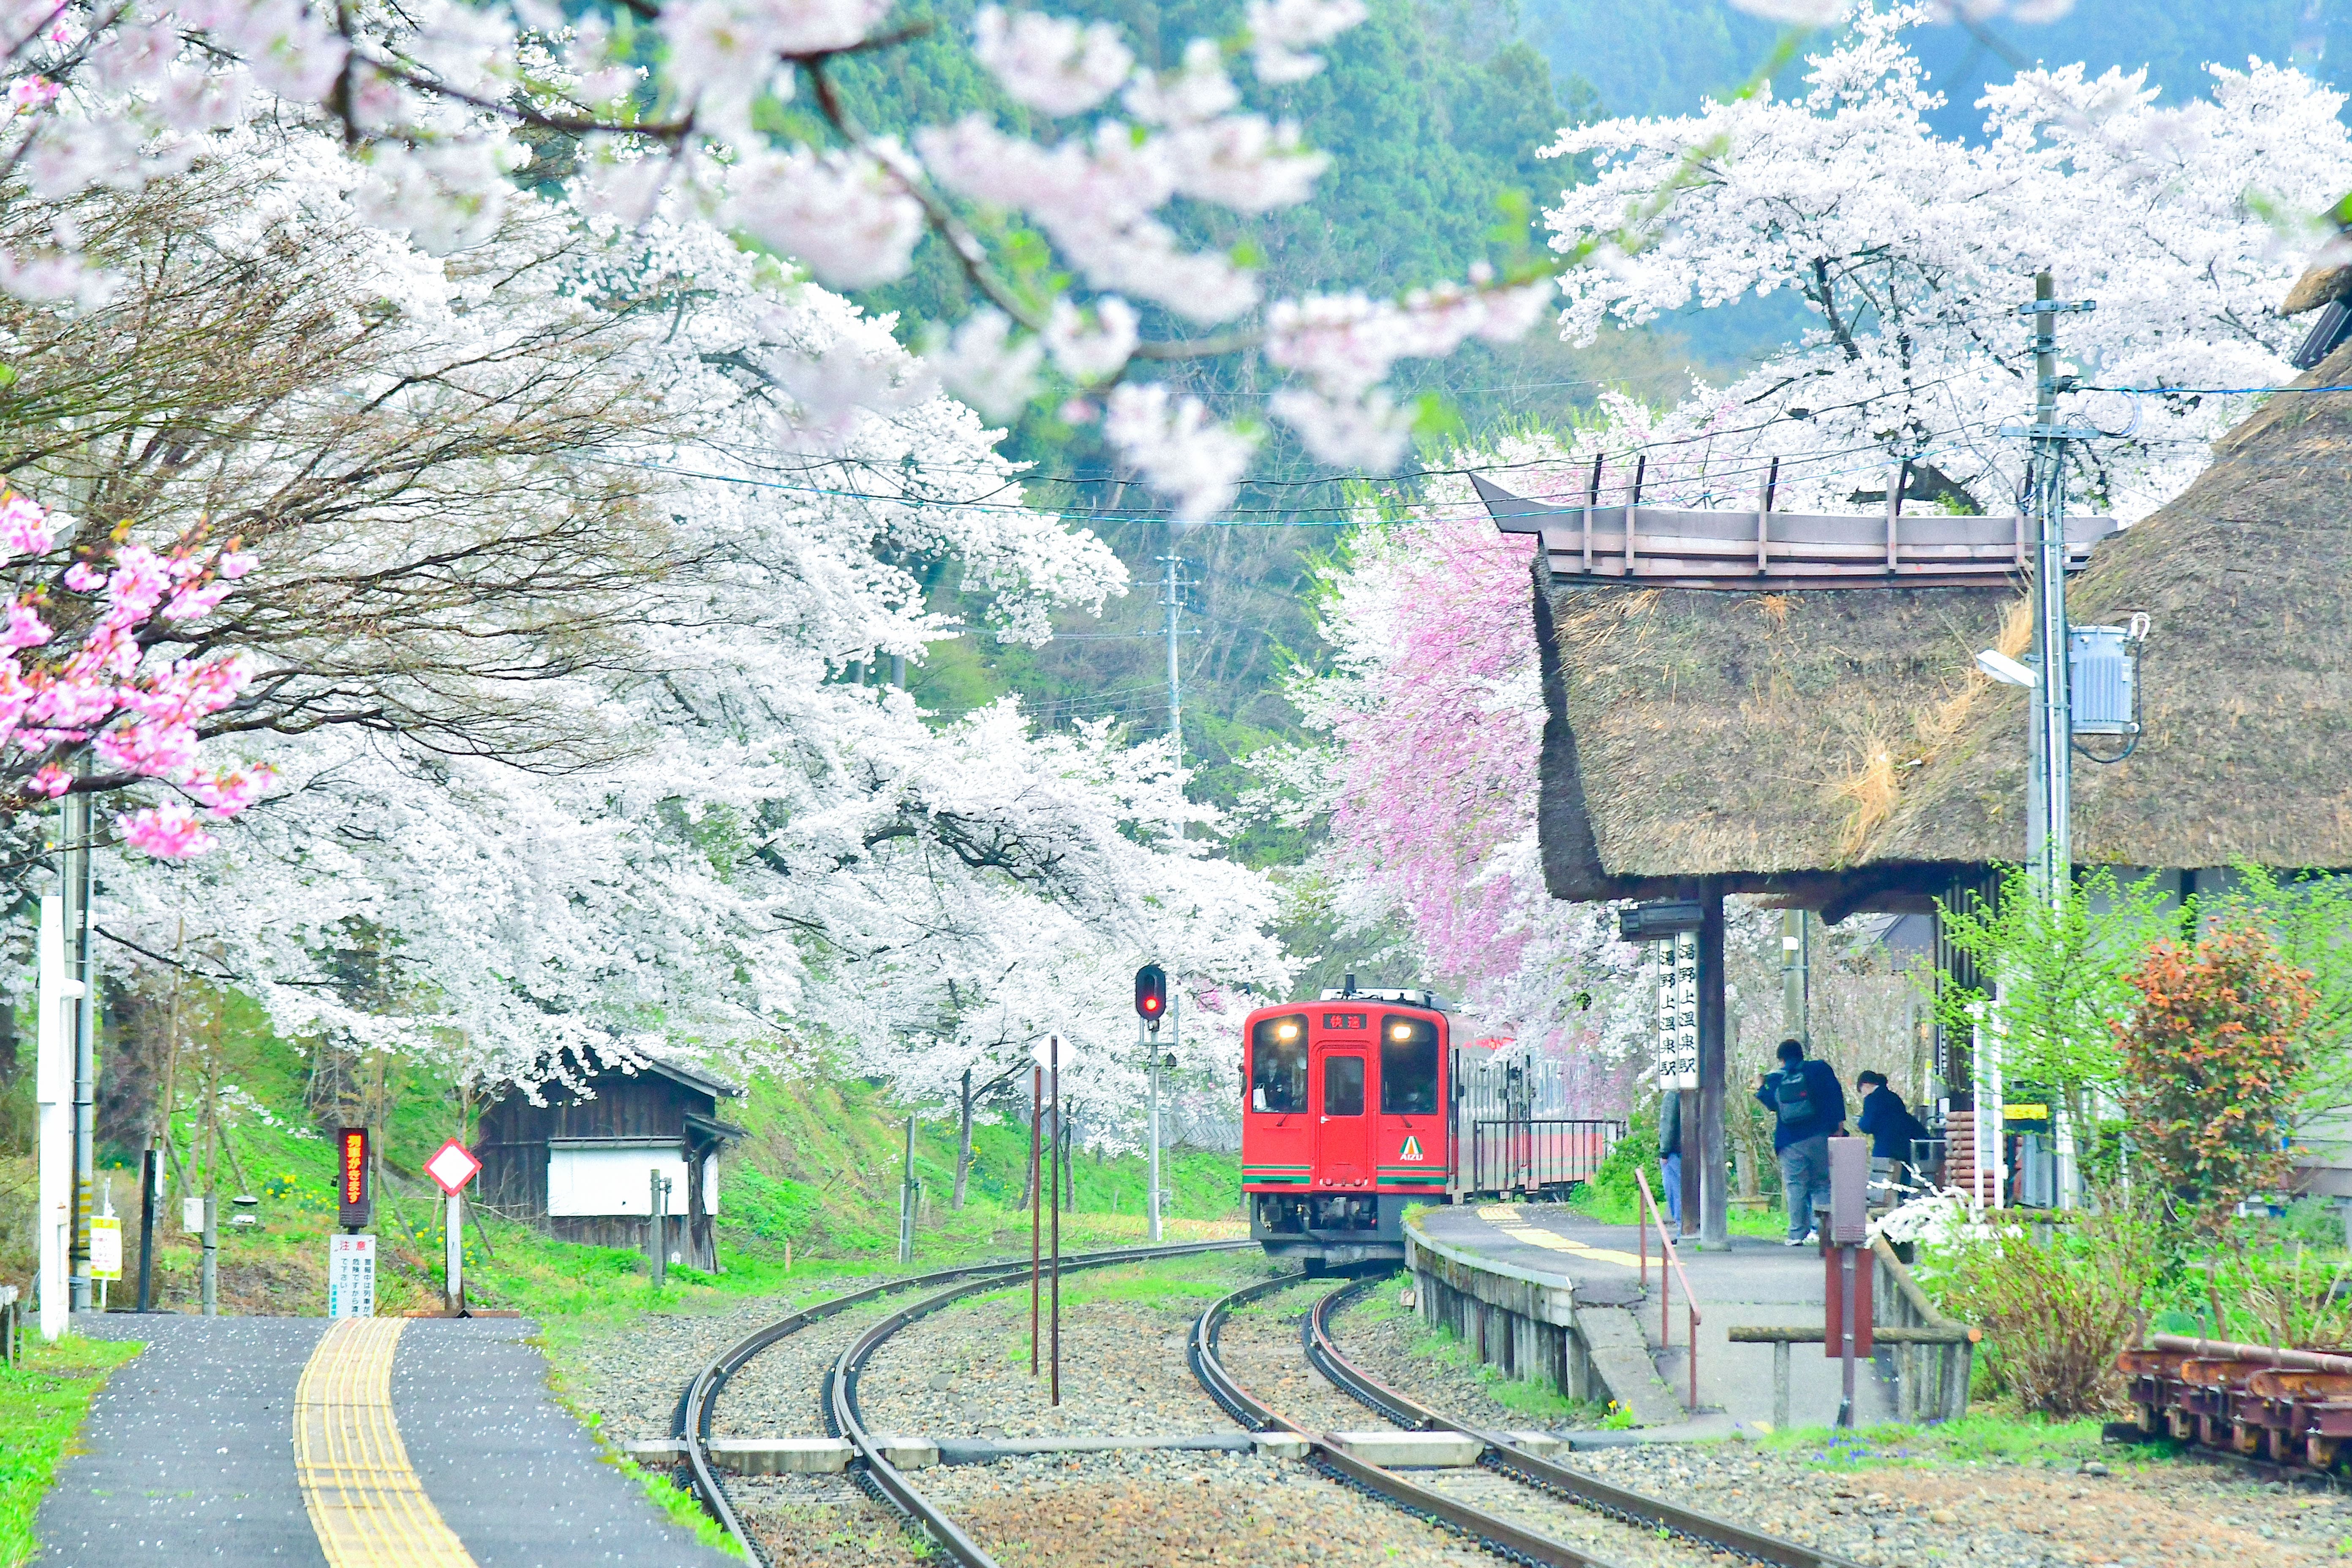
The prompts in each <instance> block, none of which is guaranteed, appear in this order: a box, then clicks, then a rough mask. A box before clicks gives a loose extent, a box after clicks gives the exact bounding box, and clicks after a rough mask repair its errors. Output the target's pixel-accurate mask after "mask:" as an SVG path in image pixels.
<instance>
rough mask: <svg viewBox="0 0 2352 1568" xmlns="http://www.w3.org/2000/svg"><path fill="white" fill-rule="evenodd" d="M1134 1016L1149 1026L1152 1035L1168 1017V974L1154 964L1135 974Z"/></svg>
mask: <svg viewBox="0 0 2352 1568" xmlns="http://www.w3.org/2000/svg"><path fill="white" fill-rule="evenodd" d="M1135 1016H1137V1017H1139V1018H1140V1019H1142V1020H1143V1021H1144V1022H1145V1023H1147V1024H1149V1025H1150V1026H1151V1032H1152V1033H1153V1034H1158V1033H1159V1032H1160V1019H1162V1018H1164V1017H1166V1016H1168V972H1167V971H1166V970H1164V969H1162V968H1160V966H1159V965H1158V964H1156V963H1147V964H1145V965H1144V966H1143V967H1142V968H1140V969H1139V970H1137V971H1136V972H1135Z"/></svg>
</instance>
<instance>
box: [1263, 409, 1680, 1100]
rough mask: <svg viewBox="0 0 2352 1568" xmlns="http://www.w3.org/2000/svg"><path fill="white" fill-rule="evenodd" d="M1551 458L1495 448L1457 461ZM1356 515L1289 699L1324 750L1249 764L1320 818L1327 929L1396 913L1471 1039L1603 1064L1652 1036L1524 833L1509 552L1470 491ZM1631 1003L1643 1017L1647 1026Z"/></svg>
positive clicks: (1528, 670) (1527, 742) (1626, 977)
mask: <svg viewBox="0 0 2352 1568" xmlns="http://www.w3.org/2000/svg"><path fill="white" fill-rule="evenodd" d="M1557 450H1558V447H1557V445H1556V444H1555V443H1552V442H1550V441H1549V440H1544V441H1539V442H1535V443H1529V442H1527V441H1510V442H1506V443H1504V444H1502V445H1501V446H1499V447H1496V448H1495V449H1493V450H1492V451H1482V452H1480V453H1478V454H1476V455H1475V458H1473V459H1471V460H1472V462H1473V463H1475V464H1484V463H1486V462H1489V461H1491V462H1496V463H1502V464H1507V465H1508V464H1514V463H1523V462H1525V461H1527V460H1528V459H1530V458H1538V457H1540V458H1549V457H1551V456H1552V455H1553V454H1555V453H1556V452H1557ZM1430 492H1431V493H1430V495H1429V497H1428V499H1427V500H1425V501H1424V502H1423V503H1422V504H1420V505H1418V506H1416V507H1414V508H1413V509H1412V510H1411V511H1410V512H1409V513H1407V514H1406V515H1404V516H1402V517H1401V518H1398V519H1394V520H1387V521H1367V522H1364V523H1362V524H1360V526H1359V527H1358V528H1357V530H1356V531H1355V532H1354V533H1353V534H1352V535H1351V536H1350V538H1349V545H1348V549H1347V552H1346V553H1345V556H1344V558H1343V563H1342V564H1341V565H1340V567H1339V569H1337V570H1336V571H1335V572H1334V573H1333V574H1331V576H1330V577H1329V579H1328V583H1327V584H1326V585H1327V587H1328V599H1327V601H1326V605H1325V607H1324V610H1323V613H1322V615H1321V617H1320V621H1319V626H1320V630H1321V632H1322V635H1323V637H1324V639H1325V641H1326V642H1327V643H1328V645H1329V647H1330V648H1331V662H1330V668H1328V671H1324V672H1320V673H1317V674H1313V675H1309V676H1307V677H1305V678H1303V679H1299V680H1297V681H1296V682H1294V684H1293V686H1292V688H1291V697H1292V700H1293V701H1294V702H1296V703H1297V706H1298V708H1299V710H1300V712H1301V714H1302V716H1303V717H1304V719H1305V721H1306V722H1307V725H1308V726H1309V727H1310V728H1312V729H1314V730H1317V731H1320V732H1321V733H1322V735H1323V736H1324V737H1325V739H1324V740H1323V741H1321V742H1318V744H1316V745H1313V746H1310V747H1307V748H1305V749H1303V750H1300V751H1297V752H1292V753H1291V754H1289V755H1288V756H1287V757H1286V758H1283V759H1280V760H1278V761H1275V762H1272V763H1269V764H1267V767H1268V772H1269V773H1270V775H1271V776H1272V777H1273V779H1274V780H1275V781H1276V783H1277V784H1280V785H1281V786H1283V792H1284V794H1285V795H1286V797H1287V798H1286V803H1285V805H1284V806H1283V808H1282V809H1285V810H1286V811H1288V812H1289V813H1291V814H1293V815H1294V816H1299V817H1305V818H1319V819H1320V820H1322V821H1324V822H1325V823H1326V824H1327V825H1328V832H1329V839H1328V848H1327V849H1326V850H1325V852H1324V853H1323V855H1322V856H1321V857H1320V858H1319V860H1318V864H1317V866H1316V867H1315V868H1314V872H1315V877H1316V879H1317V881H1318V883H1319V884H1320V885H1321V886H1322V887H1323V888H1324V889H1327V890H1328V896H1329V897H1330V899H1331V900H1332V905H1333V909H1334V912H1335V914H1337V915H1338V917H1339V921H1340V922H1341V925H1342V928H1343V929H1348V930H1354V931H1370V930H1373V929H1376V928H1378V927H1379V926H1380V925H1381V923H1382V922H1383V921H1386V920H1389V919H1391V917H1402V921H1403V923H1404V924H1405V926H1406V927H1407V929H1408V930H1409V931H1411V933H1412V939H1413V944H1414V946H1415V947H1416V948H1417V949H1418V955H1419V957H1420V958H1421V959H1422V961H1423V963H1426V964H1427V965H1428V972H1429V973H1430V974H1431V975H1432V976H1433V978H1441V979H1442V980H1443V982H1444V983H1445V984H1455V985H1459V986H1461V987H1463V992H1464V1000H1465V1002H1466V1003H1467V1005H1469V1007H1470V1009H1471V1010H1472V1012H1473V1014H1474V1015H1475V1016H1477V1017H1478V1018H1479V1019H1480V1020H1481V1021H1482V1023H1483V1025H1484V1026H1486V1027H1488V1028H1490V1029H1492V1030H1493V1031H1495V1032H1496V1033H1498V1034H1506V1035H1510V1036H1513V1037H1517V1038H1518V1039H1520V1040H1522V1041H1523V1042H1526V1043H1528V1045H1530V1046H1531V1047H1535V1048H1539V1049H1543V1050H1547V1051H1549V1052H1552V1053H1555V1054H1575V1053H1585V1054H1597V1055H1599V1056H1601V1057H1602V1058H1614V1057H1616V1056H1618V1055H1620V1054H1621V1053H1622V1051H1623V1049H1624V1048H1626V1047H1628V1046H1629V1045H1630V1044H1631V1043H1632V1042H1633V1041H1634V1040H1635V1039H1637V1038H1639V1037H1641V1035H1642V1033H1643V1031H1644V1030H1645V1029H1646V1028H1648V1027H1649V1026H1652V1025H1653V1024H1654V998H1644V997H1643V995H1642V994H1640V991H1639V988H1638V985H1637V984H1635V979H1636V976H1637V974H1638V969H1639V957H1638V954H1637V952H1636V951H1635V950H1634V949H1633V947H1631V946H1629V945H1628V944H1626V943H1623V942H1618V941H1617V940H1616V935H1615V930H1614V924H1613V920H1614V917H1613V912H1612V910H1609V909H1608V908H1607V907H1605V906H1601V905H1590V904H1587V905H1572V904H1564V903H1560V902H1558V901H1556V900H1553V899H1552V898H1551V897H1550V896H1549V893H1548V892H1546V890H1545V888H1544V881H1543V870H1542V864H1541V858H1540V851H1539V848H1538V843H1537V835H1536V790H1537V769H1538V760H1539V753H1540V748H1541V743H1542V735H1543V722H1544V707H1543V694H1542V689H1541V677H1540V672H1539V670H1538V664H1537V658H1536V647H1535V636H1534V626H1533V614H1532V611H1531V609H1530V606H1529V601H1528V565H1527V558H1526V551H1525V547H1524V543H1523V542H1521V541H1519V540H1517V539H1511V538H1506V537H1505V536H1502V535H1500V534H1497V533H1496V531H1495V526H1494V523H1493V521H1491V520H1490V519H1489V518H1488V517H1487V515H1486V510H1485V508H1484V507H1482V506H1480V505H1479V504H1478V501H1477V498H1476V497H1475V495H1474V494H1473V493H1472V491H1471V489H1470V487H1469V484H1468V481H1467V480H1465V479H1442V480H1435V481H1432V484H1431V486H1430ZM1645 1004H1646V1005H1647V1008H1648V1011H1647V1012H1646V1013H1645V1011H1644V1008H1645Z"/></svg>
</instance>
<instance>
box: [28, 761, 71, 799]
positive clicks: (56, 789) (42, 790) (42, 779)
mask: <svg viewBox="0 0 2352 1568" xmlns="http://www.w3.org/2000/svg"><path fill="white" fill-rule="evenodd" d="M26 784H27V787H29V788H30V789H31V790H32V792H33V793H34V794H35V795H47V796H48V797H49V798H50V799H52V800H55V799H56V798H57V797H58V796H59V795H63V794H65V793H66V791H68V790H69V789H71V788H73V774H72V773H69V772H68V771H67V770H66V769H64V768H61V767H59V766H58V764H57V763H42V764H41V765H40V766H39V767H37V768H36V769H34V770H33V776H32V778H31V779H29V780H27V781H26Z"/></svg>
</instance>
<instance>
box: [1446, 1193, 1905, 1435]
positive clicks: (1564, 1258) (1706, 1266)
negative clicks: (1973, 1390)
mask: <svg viewBox="0 0 2352 1568" xmlns="http://www.w3.org/2000/svg"><path fill="white" fill-rule="evenodd" d="M1418 1223H1419V1224H1420V1226H1421V1227H1422V1229H1423V1231H1424V1232H1425V1233H1426V1234H1427V1235H1428V1237H1430V1239H1431V1240H1433V1241H1435V1242H1438V1243H1440V1244H1441V1245H1444V1246H1446V1247H1454V1248H1456V1249H1459V1250H1463V1251H1467V1252H1473V1253H1475V1254H1476V1255H1478V1256H1479V1257H1481V1258H1493V1259H1494V1260H1496V1262H1499V1263H1505V1264H1508V1265H1509V1266H1511V1267H1512V1268H1521V1269H1525V1270H1527V1271H1528V1272H1530V1273H1535V1274H1543V1275H1549V1276H1551V1277H1553V1278H1556V1279H1561V1280H1563V1281H1565V1282H1570V1283H1572V1284H1573V1285H1574V1287H1575V1290H1576V1300H1578V1301H1579V1302H1580V1303H1585V1302H1590V1303H1592V1304H1595V1305H1613V1306H1628V1307H1633V1308H1634V1309H1635V1315H1636V1316H1637V1318H1638V1319H1639V1320H1640V1321H1641V1323H1642V1326H1643V1334H1644V1336H1645V1337H1647V1339H1648V1340H1649V1342H1650V1343H1651V1346H1652V1347H1653V1349H1655V1347H1656V1346H1657V1343H1658V1328H1659V1325H1658V1306H1657V1297H1656V1295H1655V1294H1654V1292H1655V1290H1656V1289H1657V1279H1658V1247H1657V1238H1656V1237H1655V1235H1652V1237H1650V1244H1649V1251H1650V1281H1651V1285H1650V1293H1647V1294H1645V1293H1644V1292H1643V1289H1642V1284H1641V1275H1640V1271H1639V1264H1640V1261H1641V1258H1640V1252H1641V1244H1642V1235H1641V1232H1640V1230H1639V1228H1638V1227H1636V1226H1610V1225H1598V1224H1595V1223H1594V1222H1592V1221H1591V1220H1589V1219H1586V1218H1585V1217H1584V1216H1583V1215H1580V1214H1577V1213H1576V1212H1575V1211H1574V1210H1572V1209H1569V1208H1565V1207H1563V1206H1561V1205H1557V1204H1535V1203H1528V1204H1476V1205H1463V1206H1460V1207H1446V1208H1431V1209H1424V1210H1423V1211H1422V1213H1421V1215H1419V1218H1418ZM1680 1256H1681V1258H1682V1265H1683V1272H1684V1274H1685V1275H1686V1276H1687V1277H1688V1278H1689V1280H1690V1289H1691V1290H1692V1291H1693V1292H1694V1293H1696V1295H1697V1297H1698V1302H1699V1317H1700V1322H1699V1333H1698V1339H1699V1352H1698V1390H1699V1402H1700V1403H1701V1404H1702V1405H1717V1406H1719V1407H1721V1408H1722V1410H1723V1411H1724V1412H1725V1414H1726V1415H1728V1416H1729V1417H1730V1418H1731V1420H1732V1421H1734V1422H1737V1423H1739V1424H1742V1425H1756V1424H1759V1423H1769V1421H1770V1420H1771V1418H1772V1347H1771V1346H1770V1345H1735V1344H1732V1343H1730V1342H1729V1341H1728V1340H1727V1338H1726V1331H1727V1330H1728V1329H1730V1328H1731V1327H1733V1326H1735V1325H1739V1326H1754V1327H1771V1328H1786V1327H1793V1326H1796V1325H1799V1324H1813V1325H1818V1324H1819V1323H1820V1322H1821V1321H1822V1285H1823V1282H1824V1281H1823V1272H1822V1258H1821V1254H1820V1253H1819V1252H1818V1251H1817V1250H1815V1249H1814V1248H1812V1247H1783V1246H1782V1245H1781V1244H1780V1242H1778V1241H1774V1240H1766V1239H1763V1238H1760V1237H1745V1236H1735V1237H1732V1238H1731V1245H1730V1247H1729V1248H1728V1249H1727V1250H1722V1251H1715V1250H1710V1251H1706V1252H1683V1253H1681V1254H1680ZM1865 1261H1866V1259H1865ZM1670 1316H1671V1317H1672V1319H1673V1329H1674V1349H1673V1351H1672V1352H1669V1353H1668V1354H1666V1355H1664V1356H1661V1357H1659V1358H1658V1373H1659V1376H1660V1377H1662V1378H1663V1379H1664V1381H1665V1383H1666V1384H1667V1386H1669V1387H1671V1388H1676V1389H1680V1388H1683V1387H1685V1386H1686V1384H1687V1380H1688V1377H1689V1363H1687V1362H1686V1361H1685V1360H1684V1359H1683V1358H1684V1355H1685V1353H1686V1352H1685V1345H1684V1341H1685V1336H1686V1335H1687V1333H1688V1332H1689V1330H1688V1326H1687V1324H1688V1319H1687V1317H1686V1315H1685V1312H1684V1310H1683V1289H1682V1287H1681V1285H1680V1284H1679V1282H1678V1283H1677V1284H1676V1285H1675V1287H1674V1293H1673V1310H1672V1312H1671V1314H1670ZM1789 1355H1790V1401H1789V1403H1790V1409H1789V1415H1790V1422H1791V1423H1792V1424H1793V1425H1795V1426H1826V1425H1827V1424H1829V1423H1830V1422H1831V1421H1832V1420H1834V1419H1835V1418H1836V1416H1837V1407H1838V1402H1839V1400H1840V1398H1841V1397H1842V1396H1843V1372H1842V1368H1841V1366H1840V1364H1839V1363H1837V1362H1836V1361H1833V1360H1832V1359H1830V1358H1828V1357H1827V1356H1825V1355H1824V1354H1823V1353H1822V1347H1821V1346H1819V1345H1792V1346H1790V1352H1789ZM1892 1365H1893V1363H1892V1361H1891V1359H1890V1358H1887V1357H1885V1356H1884V1355H1882V1356H1881V1357H1880V1359H1879V1361H1878V1363H1877V1364H1875V1365H1872V1366H1859V1367H1857V1368H1855V1387H1854V1403H1855V1406H1856V1408H1855V1413H1854V1414H1855V1420H1856V1421H1857V1423H1871V1422H1878V1421H1892V1420H1893V1419H1894V1418H1895V1383H1894V1379H1893V1375H1892Z"/></svg>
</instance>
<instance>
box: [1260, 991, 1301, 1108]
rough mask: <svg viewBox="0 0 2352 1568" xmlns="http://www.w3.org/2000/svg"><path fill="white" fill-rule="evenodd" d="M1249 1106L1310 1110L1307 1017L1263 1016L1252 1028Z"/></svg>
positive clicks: (1298, 1015)
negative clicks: (1308, 1100) (1308, 1108)
mask: <svg viewBox="0 0 2352 1568" xmlns="http://www.w3.org/2000/svg"><path fill="white" fill-rule="evenodd" d="M1250 1109H1251V1110H1306V1109H1307V1017H1306V1015H1305V1014H1293V1015H1291V1016H1287V1017H1282V1018H1261V1019H1259V1020H1258V1023H1257V1026H1256V1027H1255V1028H1253V1029H1252V1030H1251V1031H1250Z"/></svg>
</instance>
